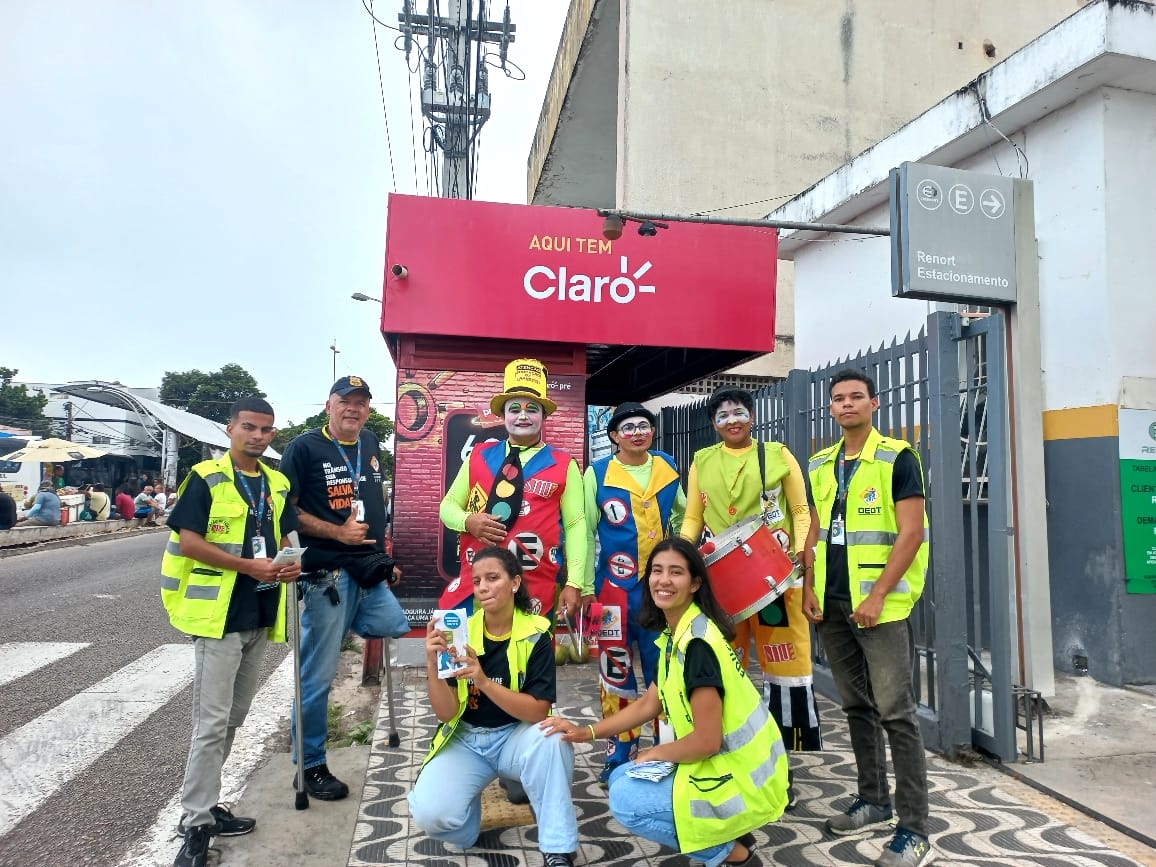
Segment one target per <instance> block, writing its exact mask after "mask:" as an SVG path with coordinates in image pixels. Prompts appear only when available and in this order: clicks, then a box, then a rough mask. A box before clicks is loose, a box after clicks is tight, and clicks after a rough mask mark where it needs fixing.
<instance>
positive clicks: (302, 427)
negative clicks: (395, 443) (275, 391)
mask: <svg viewBox="0 0 1156 867" xmlns="http://www.w3.org/2000/svg"><path fill="white" fill-rule="evenodd" d="M328 422H329V416H328V415H327V414H326V412H325V410H321V412H319V413H317V415H311V416H309V418H307V419H305V421H303V422H301V424H292V423H290V424H289V425H287V426H285V427H283V428H279V429H278V431H277V436H275V437H273V448H275V449H276V450H277V451H279V452H281V453H284V452H285V447H286V446H287V445H289V443H290V442H291V441H292V440H293V438H294V437H296V436H298V435H300V434H303V433H305V431H307V430H311V429H313V428H317V427H323V426H324V425H325V424H327V423H328ZM365 427H366V428H367V429H368V430H371V431H373V432H374V433H375V434H377V439H378V440H379V441H380V442H382V443H384V442H388V441H389V439H390V437H392V436H393V419H391V418H390V417H389V416H385V415H382V414H381V413H379V412H378V411H377V410H375V409H371V410H370V411H369V419H368V421H366V422H365ZM380 459H381V472H382V475H383V476H385V478H387V479H392V478H393V452H391V451H390V450H389V449H387V448H386V447H385V446H382V447H381V456H380Z"/></svg>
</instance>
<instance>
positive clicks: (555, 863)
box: [542, 852, 574, 867]
mask: <svg viewBox="0 0 1156 867" xmlns="http://www.w3.org/2000/svg"><path fill="white" fill-rule="evenodd" d="M542 867H574V856H573V855H571V854H570V853H569V852H543V853H542Z"/></svg>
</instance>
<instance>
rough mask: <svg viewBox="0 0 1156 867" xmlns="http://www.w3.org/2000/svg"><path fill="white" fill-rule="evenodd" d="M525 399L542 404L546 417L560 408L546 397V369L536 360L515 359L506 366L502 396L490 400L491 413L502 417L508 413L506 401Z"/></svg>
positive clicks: (495, 396)
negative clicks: (516, 398)
mask: <svg viewBox="0 0 1156 867" xmlns="http://www.w3.org/2000/svg"><path fill="white" fill-rule="evenodd" d="M515 397H524V398H528V399H530V400H533V401H536V402H537V403H540V404H542V409H543V410H545V412H546V415H550V414H551V413H553V412H554V410H556V409H557V408H558V404H556V403H554V401H552V400H550V398H548V397H546V367H545V365H543V364H542V362H540V361H538V359H536V358H515V359H514V360H513V361H511V362H510V363H509V364H507V365H506V374H505V378H504V380H503V385H502V392H501V394H495V395H494V397H493V398H492V399H491V400H490V412H492V413H493V414H494V415H498V416H500V415H502V414H503V413H504V412H505V411H506V401H508V400H510V399H511V398H515Z"/></svg>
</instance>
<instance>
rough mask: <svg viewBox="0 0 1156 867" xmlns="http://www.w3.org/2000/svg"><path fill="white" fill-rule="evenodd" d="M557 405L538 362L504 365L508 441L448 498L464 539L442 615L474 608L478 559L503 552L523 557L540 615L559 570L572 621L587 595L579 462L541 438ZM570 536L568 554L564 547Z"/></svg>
mask: <svg viewBox="0 0 1156 867" xmlns="http://www.w3.org/2000/svg"><path fill="white" fill-rule="evenodd" d="M557 408H558V407H557V405H556V404H555V403H554V401H552V400H551V399H550V398H549V397H548V396H547V394H546V368H545V367H543V366H542V363H541V362H540V361H537V360H535V359H532V358H519V359H515V360H514V361H512V362H510V363H509V364H508V365H507V366H506V372H505V378H504V386H503V389H502V391H501V392H500V393H498V394H496V395H494V397H493V399H492V400H491V401H490V409H491V411H492V412H493V413H494V414H495V415H498V416H501V417H502V419H503V420H504V422H505V426H506V434H507V437H508V438H507V439H506V440H505V441H502V442H494V443H486V444H483V445H480V446H476V447H475V448H474V449H473V451H472V452H471V453H470V457H469V460H468V461H466V462H465V463H464V464H462V467H461V469H460V470H459V471H458V474H457V477H456V478H455V479H454V481H453V483H452V484H451V485H450V488H449V490H448V491H447V492H446V495H445V497H444V498H443V499H442V502H441V508H440V511H439V514H440V517H441V520H442V523H443V524H445V526H446V527H448V528H449V529H451V530H456V531H457V532H458V533H461V537H460V549H461V571H460V573H459V577H458V580H456V581H454V582H452V583H451V584H450V585H449V586H448V587H447V588H446V590H445V592H444V593H443V594H442V597H441V600H440V602H439V607H441V608H458V607H462V606H463V605H464V606H470V605H471V601H472V596H473V585H472V579H471V568H472V563H473V557H474V554H475V553H476V552H477V551H478V550H480V549H482V548H484V547H485V546H486V545H501V546H502V547H504V548H508V549H509V550H511V551H512V552H514V554H515V555H516V556H517V557H518V558H519V561H520V562H521V564H522V569H523V570H524V572H525V575H526V587H527V589H528V590H529V592H530V599H531V607H532V611H533V613H534V614H541V615H542V616H544V617H547V618H550V619H551V622H553V619H552V614H553V608H554V592H555V588H556V584H557V579H558V575H559V573H560V567H561V565H562V562H563V558H565V563H566V586H565V587H564V588H563V590H562V596H561V599H560V604H561V605H562V607H564V608H565V609H566V611H567V614H568V615H570V616H571V617H574V616H575V615H576V614H577V613H578V608H579V607H580V606H581V604H582V597H583V596H584V595H592V594H593V589H592V588H587V587H586V586H585V584H586V574H587V565H586V564H587V556H588V555H587V532H586V514H585V511H584V510H583V500H582V476H581V473H580V472H579V470H578V464H577V462H576V461H575V460H574V459H573V458H572V457H571V456H570V455H569V453H567V452H565V451H563V450H562V449H559V448H556V447H554V446H551V445H548V444H546V443H545V442H544V441H543V439H542V432H543V426H544V423H545V420H546V418H547V416H549V415H551V414H552V413H553V412H554V411H555V410H556V409H557ZM563 536H564V537H565V542H566V544H565V548H564V549H563V545H562V540H563Z"/></svg>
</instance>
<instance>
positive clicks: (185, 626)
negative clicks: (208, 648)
mask: <svg viewBox="0 0 1156 867" xmlns="http://www.w3.org/2000/svg"><path fill="white" fill-rule="evenodd" d="M257 466H258V469H259V470H260V471H261V472H262V473H264V474H265V478H266V479H267V481H268V485H269V502H270V503H271V504H272V506H273V533H274V535H275V536H276V537H277V540H278V541H280V540H281V536H282V533H281V514H282V513H283V512H284V511H285V500H286V498H287V497H288V496H289V480H288V479H287V478H285V476H283V475H282V474H281V473H279V472H277V470H274V469H271V468H270V467H267V466H265V465H264V464H261V463H258V464H257ZM193 474H196V475H198V476H200V477H201V478H202V479H204V481H205V484H206V485H208V486H209V494H210V496H211V497H212V502H211V504H210V506H209V524H208V527H207V528H206V530H205V541H206V542H208V543H209V544H211V545H216V546H217V547H219V548H221V549H222V550H223V551H226V552H228V553H229V554H234V555H236V556H238V557H240V556H241V552H242V551H243V550H244V545H245V523H246V518H247V515H248V512H249V504H248V503H246V502H245V500H244V499H243V498H242V497H241V493H240V491H238V490H237V485H236V483H235V482H234V480H233V459H232V458H231V457H230V456H229V455H227V454H226V455H225V456H224V457H222V458H220V459H219V460H212V461H202V462H201V463H199V464H197V465H196V466H195V467H193V469H192V470H191V471H190V473H189V475H188V476H186V477H185V480H184V481H183V482H181V486H180V488H178V489H177V497H178V498H180V497H181V496H183V495H184V493H185V487H186V486H187V485H188V483H189V479H190V478H191V477H192V476H193ZM236 581H237V573H236V572H235V571H233V570H231V569H220V568H218V567H216V566H210V565H209V564H207V563H201V562H199V561H197V560H194V559H192V558H191V557H185V556H184V555H182V554H181V537H180V533H179V532H178V531H176V530H174V531H172V532H171V533H170V534H169V541H168V544H166V545H165V556H164V559H163V560H162V561H161V601H162V602H164V604H165V609H166V610H167V611H168V612H169V622H171V623H172V625H173V626H174V627H175V628H176V629H179V630H180V631H181V632H184V633H186V634H188V635H199V636H202V637H205V638H220V637H222V636H223V635H224V634H225V619H226V617H228V614H229V599H230V598H231V597H232V595H233V585H234V584H235V583H236ZM277 592H278V594H279V596H278V602H277V619H276V621H275V622H274V624H273V626H272V628H270V629H269V639H270V640H271V641H284V640H285V585H284V584H282V585H281V586H280V587H279V588H278V591H277Z"/></svg>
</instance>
